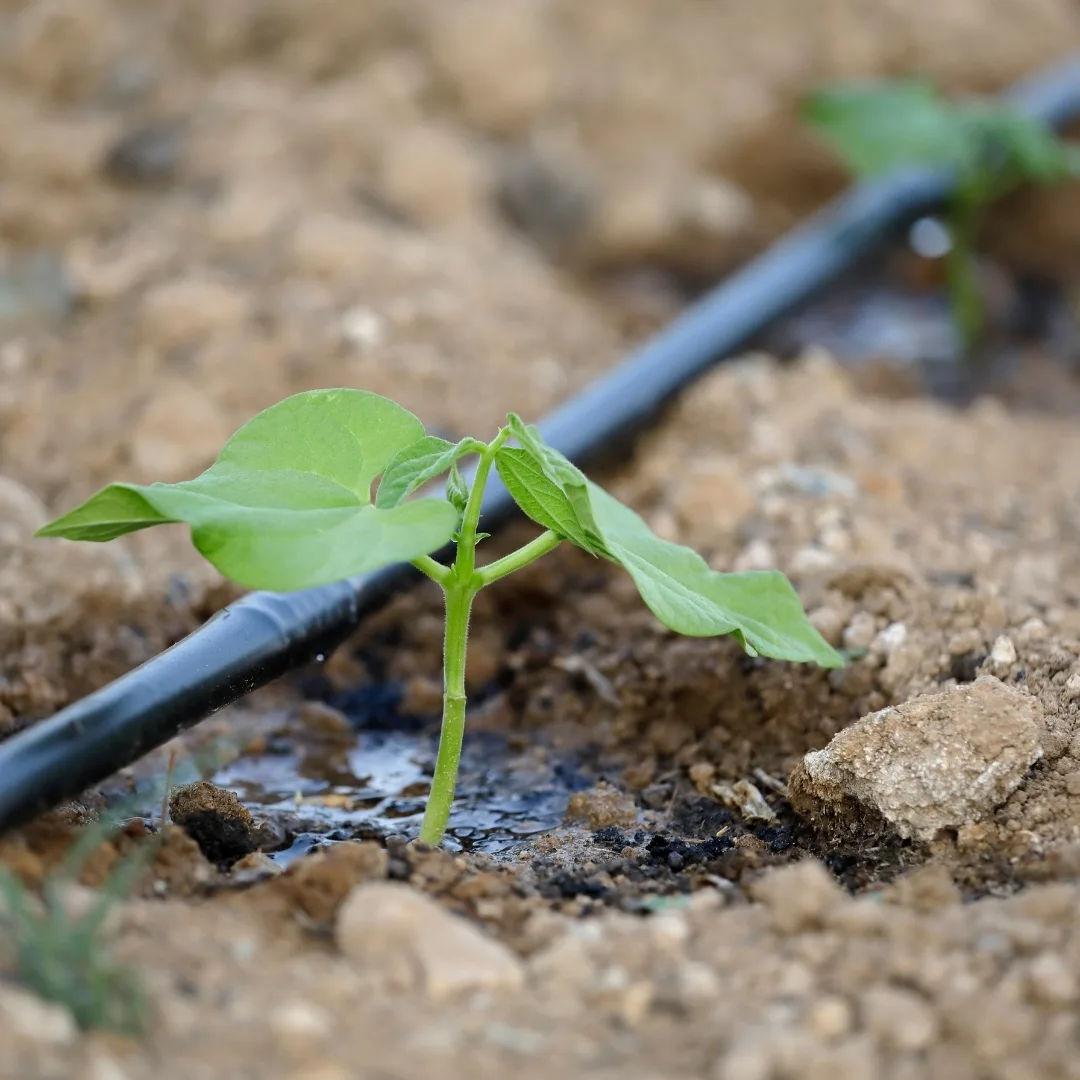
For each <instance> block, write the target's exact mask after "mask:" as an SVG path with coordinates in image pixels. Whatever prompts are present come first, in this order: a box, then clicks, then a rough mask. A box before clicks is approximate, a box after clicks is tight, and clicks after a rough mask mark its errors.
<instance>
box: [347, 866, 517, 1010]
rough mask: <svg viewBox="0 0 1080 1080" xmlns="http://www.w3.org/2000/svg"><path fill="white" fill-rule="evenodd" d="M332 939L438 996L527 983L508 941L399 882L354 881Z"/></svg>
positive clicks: (354, 956) (397, 979)
mask: <svg viewBox="0 0 1080 1080" xmlns="http://www.w3.org/2000/svg"><path fill="white" fill-rule="evenodd" d="M335 937H336V939H337V944H338V948H339V949H341V951H342V952H343V953H344V954H345V956H347V957H348V958H349V959H350V960H352V961H354V962H355V963H357V964H360V965H362V966H364V967H367V968H372V969H378V970H379V971H380V972H381V974H383V975H385V976H386V977H387V978H388V979H389V980H390V981H391V982H393V983H395V984H397V985H411V984H415V983H419V985H420V987H421V988H422V989H423V990H425V991H426V992H427V993H428V994H429V995H430V996H431V997H433V998H437V999H443V998H448V997H452V996H454V995H456V994H461V993H468V992H470V991H474V990H490V991H497V992H502V993H506V992H508V991H513V990H517V989H519V988H520V987H521V985H522V982H523V981H524V967H523V965H522V963H521V961H520V960H519V959H518V958H517V957H516V956H515V955H514V954H513V953H512V952H511V951H510V950H509V949H508V948H507V947H506V946H505V945H502V944H500V943H499V942H498V941H495V940H493V939H492V938H489V937H487V935H485V934H483V933H482V932H481V931H480V930H479V929H477V927H475V926H473V924H472V923H470V922H467V921H466V920H465V919H463V918H460V917H458V916H456V915H452V914H450V912H448V911H446V910H444V909H443V908H441V907H440V906H439V905H438V904H437V903H436V902H435V901H434V900H432V899H431V898H430V897H428V896H425V895H424V894H423V893H421V892H418V891H417V890H416V889H411V888H409V886H407V885H402V884H398V883H395V882H372V883H369V884H364V885H357V886H356V888H354V889H353V891H352V892H351V893H350V894H349V896H348V898H347V899H346V901H345V903H344V904H342V906H341V911H340V912H339V914H338V920H337V926H336V929H335Z"/></svg>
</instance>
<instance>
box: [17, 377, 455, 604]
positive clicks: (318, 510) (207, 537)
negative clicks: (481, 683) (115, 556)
mask: <svg viewBox="0 0 1080 1080" xmlns="http://www.w3.org/2000/svg"><path fill="white" fill-rule="evenodd" d="M423 435H424V429H423V425H422V424H421V423H420V421H419V420H418V419H417V418H416V417H415V416H413V415H412V413H410V412H408V411H407V410H406V409H403V408H402V407H401V406H400V405H397V404H395V403H394V402H392V401H390V400H388V399H387V398H384V397H380V396H379V395H378V394H370V393H367V392H365V391H362V390H312V391H308V392H306V393H303V394H296V395H294V396H293V397H290V398H286V399H285V400H284V401H282V402H280V403H279V404H277V405H274V406H272V407H271V408H269V409H267V410H265V411H264V412H261V413H259V414H258V416H256V417H254V418H253V419H252V420H251V421H250V422H249V423H247V424H245V425H244V426H243V427H242V428H241V429H240V430H239V431H237V432H236V434H235V435H233V436H232V438H231V439H229V441H228V442H227V443H226V444H225V447H224V449H223V450H222V451H221V454H220V455H219V456H218V459H217V461H216V462H214V464H213V465H212V466H211V467H210V468H209V469H207V470H206V472H204V473H203V474H202V475H201V476H199V477H197V478H196V479H194V480H187V481H183V482H182V483H179V484H150V485H146V486H143V485H138V484H111V485H110V486H109V487H107V488H105V489H104V490H102V491H100V492H98V494H97V495H94V496H93V497H92V498H91V499H89V500H88V501H87V502H85V503H84V504H83V505H82V506H80V507H77V508H76V509H75V510H72V511H71V512H70V513H68V514H65V515H64V516H63V517H60V518H58V519H57V520H56V521H53V522H51V523H50V524H48V525H46V526H45V527H44V528H42V529H41V530H40V531H39V533H38V535H39V536H60V537H66V538H68V539H72V540H97V541H101V540H110V539H112V538H113V537H116V536H121V535H123V534H124V533H128V532H134V531H135V530H137V529H144V528H147V527H149V526H151V525H158V524H163V523H167V522H185V523H187V524H189V525H190V526H191V536H192V542H193V543H194V544H195V547H196V548H198V550H199V551H200V552H201V553H202V554H203V555H204V556H205V557H206V558H207V559H208V560H209V561H210V562H211V563H212V564H213V565H214V566H215V567H217V569H218V570H220V571H221V572H222V573H223V574H225V575H226V576H227V577H230V578H232V579H233V580H234V581H236V582H238V583H239V584H241V585H243V586H246V587H248V588H257V589H273V590H276V591H282V592H284V591H290V590H293V589H303V588H308V587H310V586H313V585H321V584H326V583H328V582H331V581H339V580H342V579H343V578H347V577H352V576H353V575H356V574H362V573H366V572H368V571H371V570H377V569H379V568H380V567H382V566H386V565H388V564H390V563H395V562H402V561H405V560H409V559H414V558H417V557H418V556H420V555H426V554H429V553H430V552H432V551H435V550H437V549H438V548H440V547H442V546H443V545H444V544H445V543H447V542H448V541H449V539H450V537H451V535H452V534H453V531H454V528H455V527H456V524H457V513H456V512H455V510H454V508H453V507H452V506H450V505H449V504H448V503H446V502H444V501H443V500H441V499H420V500H417V501H415V502H411V503H406V504H404V505H401V506H397V507H393V508H389V509H379V508H376V507H374V506H372V505H371V485H372V482H373V481H374V480H375V478H376V477H377V476H379V475H380V474H381V473H382V472H383V471H384V469H386V467H387V466H388V465H389V464H390V462H391V460H392V459H393V458H394V457H395V455H397V454H398V452H399V451H401V450H402V449H403V448H405V447H407V446H409V445H410V444H413V443H416V442H417V441H418V440H419V439H421V438H423Z"/></svg>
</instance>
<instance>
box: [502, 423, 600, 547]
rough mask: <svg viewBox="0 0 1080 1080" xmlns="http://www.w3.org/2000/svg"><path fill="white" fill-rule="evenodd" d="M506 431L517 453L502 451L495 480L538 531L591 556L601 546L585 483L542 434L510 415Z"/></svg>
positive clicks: (576, 470)
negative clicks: (540, 527)
mask: <svg viewBox="0 0 1080 1080" xmlns="http://www.w3.org/2000/svg"><path fill="white" fill-rule="evenodd" d="M507 419H508V420H509V426H510V431H511V433H512V434H513V436H514V438H516V439H517V441H518V442H519V443H520V444H521V446H520V448H516V447H508V446H503V447H501V448H500V449H499V451H498V453H497V454H496V456H495V467H496V468H497V469H498V471H499V476H500V477H501V478H502V481H503V483H504V484H505V485H506V487H507V490H508V491H509V492H510V494H511V495H512V496H513V498H514V501H515V502H516V503H517V504H518V506H520V507H521V509H522V510H523V511H524V512H525V513H526V514H527V515H528V516H529V517H530V518H532V519H533V521H535V522H537V523H538V524H540V525H543V526H544V527H545V528H546V529H550V530H551V531H552V532H553V533H555V534H556V535H558V536H562V537H565V538H566V539H567V540H570V541H572V542H573V543H575V544H577V546H578V547H580V548H584V549H585V550H586V551H589V552H591V553H592V554H594V555H602V554H604V542H603V539H602V538H601V536H600V534H599V532H598V531H597V528H596V522H595V521H594V520H593V511H592V505H591V503H590V501H589V492H588V485H589V481H588V480H587V479H586V477H585V474H584V473H583V472H582V471H581V470H580V469H579V468H578V467H577V466H576V465H574V464H573V463H571V462H570V461H569V460H568V459H567V458H566V457H565V456H564V455H563V454H560V453H559V451H558V450H555V449H554V448H553V447H550V446H548V445H547V444H546V443H545V442H544V441H543V438H542V437H541V435H540V432H539V431H538V430H537V429H536V428H535V427H533V426H531V425H526V424H524V423H522V421H521V419H520V417H518V416H516V415H514V414H513V413H511V414H510V415H509V417H508V418H507Z"/></svg>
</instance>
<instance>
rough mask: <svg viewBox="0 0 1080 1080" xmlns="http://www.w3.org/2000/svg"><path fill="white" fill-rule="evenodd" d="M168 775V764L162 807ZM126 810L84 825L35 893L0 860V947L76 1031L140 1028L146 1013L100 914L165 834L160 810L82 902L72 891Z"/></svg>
mask: <svg viewBox="0 0 1080 1080" xmlns="http://www.w3.org/2000/svg"><path fill="white" fill-rule="evenodd" d="M171 776H172V765H171V763H170V768H169V774H168V776H167V777H166V779H165V783H164V788H163V792H164V793H163V797H162V805H163V808H164V807H165V806H166V805H167V799H168V792H169V789H170V786H171ZM144 798H145V796H144ZM129 810H130V808H127V809H125V807H123V806H118V807H116V808H114V809H113V810H112V811H111V812H110V813H108V814H103V815H102V816H101V818H99V820H97V821H95V822H93V823H91V824H90V825H88V826H87V827H86V828H85V829H84V830H83V832H82V833H81V834H80V835H79V837H78V838H77V839H76V840H75V841H74V843H72V845H71V847H70V848H69V849H68V850H67V852H66V853H65V855H64V858H63V860H62V862H61V864H60V867H59V868H58V869H57V870H56V871H54V872H53V873H51V874H49V875H48V876H47V877H46V878H45V880H44V882H43V883H42V887H41V896H40V897H38V896H37V895H36V894H35V893H34V892H33V890H31V889H30V888H29V887H28V886H26V885H24V884H23V882H22V881H21V880H20V879H19V878H18V877H17V876H16V875H15V874H13V873H12V872H11V870H9V869H8V868H7V867H6V866H0V948H4V947H7V948H8V949H9V950H10V953H11V956H12V959H13V960H14V965H15V975H16V978H17V979H18V980H19V982H21V983H22V984H23V985H24V986H25V987H26V988H27V989H28V990H32V991H33V992H34V993H36V994H38V995H39V996H40V997H42V998H45V999H46V1000H47V1001H54V1002H56V1003H58V1004H60V1005H63V1006H65V1007H66V1008H67V1009H68V1010H69V1011H70V1013H71V1015H72V1017H73V1018H74V1020H75V1022H76V1023H77V1024H78V1026H79V1027H80V1028H82V1029H83V1030H89V1029H91V1028H102V1029H106V1030H109V1031H115V1032H119V1033H121V1034H125V1035H139V1034H141V1033H142V1032H144V1031H145V1030H146V1026H147V1021H148V1019H149V1007H148V1001H147V997H146V994H145V992H144V990H143V987H142V983H141V981H140V979H139V977H138V975H137V973H136V972H135V971H133V970H132V969H131V968H129V967H127V966H125V965H123V964H120V963H118V962H116V961H115V960H114V958H113V956H112V953H111V950H110V947H109V940H108V932H107V920H108V918H109V914H110V912H111V911H112V910H113V907H114V905H115V904H116V903H117V902H118V901H120V900H122V899H124V897H126V896H128V895H129V894H130V893H131V891H132V890H133V889H134V888H135V886H136V884H137V882H138V880H139V877H140V876H141V875H142V873H143V871H144V870H145V869H146V868H147V867H148V866H149V865H150V863H151V861H152V860H153V858H154V855H155V854H156V853H157V851H158V849H159V848H160V846H161V843H162V842H163V839H164V837H165V811H164V809H163V811H162V828H161V831H160V832H159V833H158V834H157V836H155V837H153V838H151V839H148V840H143V841H139V842H136V845H135V847H134V849H133V850H132V851H131V852H129V853H128V854H127V855H125V856H123V857H122V858H120V859H118V860H117V861H116V863H115V865H114V866H113V867H112V869H111V870H110V872H109V874H108V876H107V878H106V879H105V882H104V883H103V885H102V886H101V888H100V889H99V890H98V891H97V893H96V895H93V899H92V900H91V901H90V902H89V903H85V902H79V899H78V898H76V897H75V896H74V895H73V894H74V890H75V889H76V887H77V885H78V881H79V877H80V875H81V874H82V872H83V869H84V868H85V866H86V864H87V861H88V860H89V859H90V857H91V856H92V855H93V853H94V852H95V851H96V850H97V848H98V847H99V846H100V845H101V844H102V843H104V842H105V841H106V840H107V839H109V837H110V836H112V835H114V834H115V833H116V832H117V831H118V830H119V829H120V828H121V826H122V824H123V820H124V817H125V816H126V815H127V813H128V812H129ZM84 895H87V894H84ZM80 908H81V909H82V910H80Z"/></svg>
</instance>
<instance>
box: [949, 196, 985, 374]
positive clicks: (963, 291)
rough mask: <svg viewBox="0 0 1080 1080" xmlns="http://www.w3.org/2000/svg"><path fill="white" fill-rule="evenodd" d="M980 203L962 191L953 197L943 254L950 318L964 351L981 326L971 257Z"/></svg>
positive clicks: (974, 340)
mask: <svg viewBox="0 0 1080 1080" xmlns="http://www.w3.org/2000/svg"><path fill="white" fill-rule="evenodd" d="M980 207H981V204H980V203H979V202H978V201H977V200H976V199H974V198H965V197H964V196H963V195H962V194H961V195H959V196H958V197H957V198H956V199H954V200H953V205H952V214H951V222H950V224H951V226H952V228H951V232H952V245H951V246H950V248H949V252H948V255H947V256H946V272H947V274H948V280H949V296H950V300H951V303H952V310H953V319H954V320H955V322H956V328H957V330H958V331H959V332H960V344H961V347H962V348H963V350H964V354H965V355H967V354H968V353H970V352H971V350H972V349H973V348H974V347H975V344H976V343H977V342H978V340H979V336H980V334H981V333H982V329H983V310H982V295H981V291H980V289H979V274H978V265H977V264H976V261H975V230H976V227H977V225H978V219H979V210H980Z"/></svg>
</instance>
